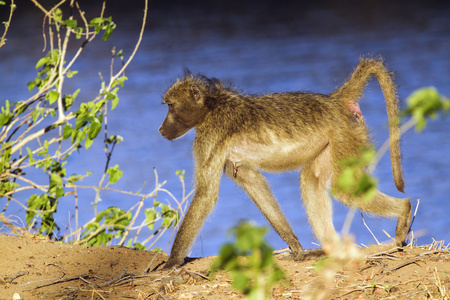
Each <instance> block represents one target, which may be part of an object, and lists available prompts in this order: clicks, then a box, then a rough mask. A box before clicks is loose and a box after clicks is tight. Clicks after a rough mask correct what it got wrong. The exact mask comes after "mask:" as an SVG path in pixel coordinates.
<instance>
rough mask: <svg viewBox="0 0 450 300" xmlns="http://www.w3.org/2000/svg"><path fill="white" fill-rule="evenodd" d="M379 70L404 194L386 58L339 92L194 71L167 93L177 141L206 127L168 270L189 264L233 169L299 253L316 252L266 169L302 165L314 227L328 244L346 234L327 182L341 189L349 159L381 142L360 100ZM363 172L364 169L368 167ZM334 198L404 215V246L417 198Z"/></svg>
mask: <svg viewBox="0 0 450 300" xmlns="http://www.w3.org/2000/svg"><path fill="white" fill-rule="evenodd" d="M372 74H373V75H375V76H376V77H377V79H378V81H379V82H380V86H381V88H382V90H383V93H384V96H385V101H386V105H387V111H388V116H389V125H390V126H389V127H390V141H391V163H392V169H393V176H394V181H395V184H396V186H397V188H398V189H399V190H400V191H403V188H404V182H403V177H402V170H401V162H400V148H399V138H400V133H399V128H398V119H397V115H398V108H397V105H398V104H397V102H398V100H397V96H396V88H395V85H394V83H393V81H392V78H391V74H390V73H389V72H388V71H387V70H386V68H385V67H384V65H383V62H382V61H381V60H377V59H361V61H360V62H359V64H358V66H357V67H356V69H355V70H354V72H353V73H352V74H351V76H350V77H349V79H348V80H347V81H346V82H345V83H344V84H343V85H342V86H341V87H339V88H338V89H337V90H335V91H334V92H332V93H331V94H329V95H324V94H317V93H304V92H286V93H275V94H268V95H246V94H243V93H240V92H238V91H236V90H234V89H233V88H231V87H229V86H224V85H223V84H222V82H221V81H219V80H218V79H215V78H212V79H209V78H206V77H204V76H201V75H199V76H194V75H192V74H191V73H190V72H186V73H185V75H184V77H183V78H181V79H179V80H177V81H176V82H175V83H174V84H173V85H172V86H171V87H170V88H169V89H168V91H167V92H166V93H165V95H164V103H166V104H167V105H168V106H169V112H168V114H167V116H166V119H165V120H164V122H163V124H162V125H161V127H160V129H159V131H160V132H161V134H162V135H163V136H164V137H166V138H168V139H170V140H172V139H175V138H178V137H180V136H182V135H183V134H185V133H186V132H187V131H188V130H189V129H190V128H194V129H195V130H196V137H195V140H194V145H193V154H194V159H195V194H194V197H193V199H192V203H191V205H190V207H189V209H188V211H187V213H186V215H185V217H184V219H183V221H182V224H181V226H180V229H179V231H178V233H177V236H176V238H175V241H174V244H173V247H172V252H171V255H170V258H169V260H168V262H167V264H166V266H165V267H166V268H170V267H174V266H178V265H180V264H182V263H183V261H184V257H185V256H186V254H187V252H188V250H189V248H190V247H191V245H192V243H193V242H194V240H195V238H196V236H197V234H198V232H199V231H200V229H201V227H202V225H203V222H204V220H205V218H206V217H207V216H208V214H209V213H210V212H211V210H212V209H213V208H214V206H215V204H216V203H217V200H218V194H219V182H220V179H221V176H222V173H223V172H225V174H226V175H227V176H229V177H230V178H231V179H232V180H234V181H235V182H236V183H237V184H238V185H239V186H240V187H242V189H243V190H244V191H246V192H247V194H248V195H249V196H250V198H251V199H252V200H253V202H254V203H255V204H256V205H257V206H258V208H259V209H260V210H261V211H262V213H263V214H264V216H265V217H266V218H267V219H268V221H269V222H270V224H271V225H272V226H273V228H274V229H275V230H276V232H277V233H278V234H279V235H280V236H281V238H282V239H283V240H284V241H286V243H287V244H288V245H289V247H290V249H291V251H292V255H293V257H294V258H295V259H297V260H300V259H304V258H305V257H306V256H305V255H304V254H303V251H302V250H303V248H302V246H301V245H300V243H299V241H298V239H297V237H296V236H295V234H294V232H293V230H292V228H291V226H290V225H289V222H288V221H287V220H286V218H285V216H284V214H283V212H282V211H281V209H280V207H279V205H278V202H277V201H276V199H275V198H274V196H273V195H272V192H271V190H270V188H269V186H268V184H267V182H266V179H265V178H264V176H263V175H262V174H261V173H260V171H262V170H263V171H270V172H284V171H290V170H300V169H301V170H302V171H301V175H300V186H301V191H302V200H303V203H304V206H305V209H306V212H307V215H308V219H309V222H310V224H311V227H312V229H313V231H314V233H315V235H316V237H317V238H318V240H319V241H320V242H321V243H322V244H323V243H328V242H335V241H336V240H337V239H338V235H337V234H336V231H335V229H334V226H333V222H332V206H331V199H330V196H329V192H328V190H327V182H328V181H329V179H331V180H330V181H329V182H330V183H331V190H332V191H337V189H336V180H337V177H338V176H339V174H341V172H342V166H341V164H339V162H340V161H341V160H342V159H343V158H348V157H355V156H356V155H357V154H358V151H359V149H361V148H364V147H368V146H370V145H371V143H370V140H369V134H368V130H367V128H366V125H365V122H364V120H363V119H362V117H361V116H360V115H359V105H358V104H357V102H356V101H357V100H359V99H360V97H361V95H362V92H363V90H364V87H365V85H366V83H367V81H368V80H369V78H370V75H372ZM350 102H351V103H350ZM350 104H351V105H350ZM363 172H365V171H364V170H360V174H362V173H363ZM333 196H334V197H335V198H336V199H337V200H339V201H341V202H343V203H344V204H346V205H349V206H354V207H356V208H359V209H361V210H363V211H367V212H369V213H373V214H378V215H382V216H387V217H397V218H398V223H397V231H396V242H397V244H398V245H402V244H403V242H404V240H405V238H406V234H407V231H408V227H409V222H410V215H411V205H410V202H409V199H398V198H394V197H390V196H388V195H385V194H383V193H381V192H378V193H377V195H376V196H375V199H374V200H373V201H371V202H365V201H364V200H363V199H361V198H358V197H355V196H353V195H352V194H351V193H346V192H342V191H341V192H335V193H334V194H333ZM230 226H231V225H230Z"/></svg>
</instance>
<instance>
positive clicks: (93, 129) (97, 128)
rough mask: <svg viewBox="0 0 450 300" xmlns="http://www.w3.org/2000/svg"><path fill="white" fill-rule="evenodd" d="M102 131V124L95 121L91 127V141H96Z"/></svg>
mask: <svg viewBox="0 0 450 300" xmlns="http://www.w3.org/2000/svg"><path fill="white" fill-rule="evenodd" d="M100 130H102V123H100V122H99V121H97V120H96V119H94V121H93V122H92V123H91V126H89V135H88V136H89V139H91V140H93V139H95V138H96V137H97V135H98V133H99V132H100Z"/></svg>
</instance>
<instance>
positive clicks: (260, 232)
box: [211, 222, 284, 299]
mask: <svg viewBox="0 0 450 300" xmlns="http://www.w3.org/2000/svg"><path fill="white" fill-rule="evenodd" d="M230 233H231V234H233V235H234V236H235V238H236V240H235V241H234V242H233V243H228V244H225V245H224V246H222V248H221V250H220V254H219V256H218V257H217V259H216V260H215V261H214V263H213V265H212V266H211V274H214V273H215V272H217V271H218V270H219V269H222V270H225V271H228V272H230V274H231V276H232V278H233V282H232V285H233V286H234V287H235V288H236V289H238V290H239V291H241V292H242V293H244V294H245V295H247V296H248V298H249V299H264V297H265V295H266V293H267V292H268V291H269V289H270V288H271V287H272V286H273V285H274V284H275V283H277V282H279V281H280V280H282V279H283V278H284V272H283V270H282V269H280V268H279V267H278V266H277V265H276V264H275V260H274V257H273V254H272V252H273V250H272V248H271V247H270V246H269V245H267V244H266V242H265V241H264V235H265V234H266V233H267V229H265V228H258V227H256V226H254V225H252V224H251V223H248V222H243V223H241V224H240V225H239V226H236V227H234V228H233V229H231V231H230ZM239 256H247V257H246V258H245V259H242V258H240V257H239Z"/></svg>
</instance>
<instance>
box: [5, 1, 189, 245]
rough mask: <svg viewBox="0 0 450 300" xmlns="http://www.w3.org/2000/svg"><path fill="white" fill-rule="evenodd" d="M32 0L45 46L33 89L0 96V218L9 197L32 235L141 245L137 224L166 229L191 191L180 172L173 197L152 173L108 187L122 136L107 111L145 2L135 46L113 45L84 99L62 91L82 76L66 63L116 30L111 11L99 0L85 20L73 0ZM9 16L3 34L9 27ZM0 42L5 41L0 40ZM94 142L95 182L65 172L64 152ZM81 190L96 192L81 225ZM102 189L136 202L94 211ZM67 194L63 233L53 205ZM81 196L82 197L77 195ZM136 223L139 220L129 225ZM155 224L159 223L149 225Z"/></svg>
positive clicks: (115, 175)
mask: <svg viewBox="0 0 450 300" xmlns="http://www.w3.org/2000/svg"><path fill="white" fill-rule="evenodd" d="M31 1H32V2H33V3H34V4H35V5H36V6H37V7H38V9H39V10H40V11H41V12H43V16H44V17H43V18H44V28H45V30H44V32H45V35H44V41H45V47H46V48H48V52H47V53H46V55H44V57H42V58H41V59H39V60H38V62H37V63H36V66H35V68H36V70H37V76H36V77H35V78H34V79H32V80H31V81H30V82H29V83H28V86H27V87H28V90H29V91H30V92H33V95H32V96H31V97H30V98H29V99H27V100H24V101H9V100H5V102H4V105H3V106H2V107H1V112H0V126H1V129H0V205H2V206H3V209H2V212H1V213H0V220H2V221H4V222H5V223H8V222H7V221H8V216H7V215H6V213H7V212H8V207H9V205H10V203H11V202H14V203H16V204H18V205H20V206H21V207H22V208H23V209H24V210H25V212H26V213H25V221H26V226H27V228H28V229H30V230H33V231H35V232H36V233H38V234H41V235H46V236H49V237H55V238H58V239H62V240H64V241H66V242H75V243H85V244H90V245H100V244H111V243H113V242H114V243H115V242H117V243H118V244H121V245H125V244H126V245H128V246H138V247H143V246H144V245H145V243H148V242H149V239H147V240H146V241H144V242H143V243H139V242H138V241H137V236H138V234H139V233H140V232H141V230H142V229H144V228H148V229H149V230H152V231H153V234H150V237H151V238H153V239H155V240H157V239H158V238H159V237H160V234H162V233H164V232H165V230H167V229H168V228H170V227H174V226H176V225H177V223H178V219H179V217H180V216H179V215H180V213H182V210H183V205H184V203H186V200H187V198H188V197H189V196H190V194H187V195H186V193H185V190H184V181H183V179H184V174H183V173H179V174H178V177H179V178H180V180H181V183H182V185H183V195H182V200H180V201H178V200H177V198H176V197H174V196H173V195H172V194H171V193H170V192H169V191H167V190H165V189H164V188H163V185H164V183H165V182H163V183H159V182H158V176H157V173H156V171H155V178H156V183H155V188H154V190H153V191H151V192H150V193H143V192H141V191H138V192H129V191H121V190H117V189H113V188H111V185H113V184H115V183H116V182H117V181H118V180H120V178H121V177H122V176H123V172H122V170H121V169H120V167H119V166H118V165H115V166H111V165H110V162H111V157H112V154H113V152H114V149H115V148H116V145H118V144H119V143H120V142H122V140H123V139H122V137H120V136H117V135H111V134H110V133H109V132H108V130H107V128H108V126H107V125H108V124H107V123H108V112H109V111H110V110H113V109H115V108H116V107H117V105H118V104H119V91H120V89H121V88H123V87H124V84H125V82H126V80H127V77H126V76H125V75H124V74H125V73H124V72H125V70H126V68H127V67H128V65H129V64H130V62H131V61H132V59H133V57H134V56H135V54H136V51H137V50H138V48H139V45H140V42H141V40H142V36H143V30H144V27H145V23H146V18H147V10H148V1H147V0H146V1H145V9H144V15H143V19H142V27H141V30H140V33H139V38H138V40H137V42H136V45H135V47H134V50H133V51H132V53H131V54H130V55H129V57H128V58H127V59H125V54H124V53H123V51H116V50H115V48H113V49H112V59H111V66H110V73H109V77H106V76H103V75H102V74H101V73H100V79H101V86H100V89H99V90H100V91H99V93H98V94H96V95H92V98H88V97H86V96H84V98H83V100H80V99H78V97H77V96H78V95H79V93H80V89H75V90H72V91H68V89H67V88H66V85H65V83H66V82H67V81H68V80H73V79H72V78H76V77H77V76H80V75H81V74H78V71H76V70H73V66H74V63H75V61H77V60H79V59H81V54H82V52H83V50H84V49H85V48H86V47H87V46H88V45H89V44H91V43H93V42H94V40H95V39H96V38H97V37H98V36H101V40H102V41H106V40H108V39H109V38H110V37H111V34H112V33H113V32H114V29H115V28H116V24H115V23H114V21H113V20H112V17H111V16H108V17H106V16H104V11H105V6H106V1H105V2H103V7H102V9H101V11H100V12H99V16H98V17H95V18H93V19H91V20H87V19H86V17H85V15H86V14H85V12H84V11H82V10H81V8H80V6H79V4H78V3H77V2H75V1H74V0H63V1H60V2H59V3H58V4H56V5H54V6H53V7H52V8H50V9H49V10H47V9H45V8H44V7H43V6H42V5H41V4H40V3H39V2H38V1H37V0H31ZM0 4H4V3H2V2H0ZM13 10H14V2H13V1H11V16H12V12H13ZM11 16H10V18H9V21H8V23H7V24H6V25H7V27H6V29H5V34H6V31H7V29H8V28H9V26H10V25H11V24H10V20H11ZM73 39H75V41H76V44H78V45H79V44H80V43H79V41H77V40H82V43H81V46H79V47H78V48H75V49H76V51H75V52H73V54H72V55H70V53H72V52H71V51H68V49H69V45H71V44H73ZM1 42H2V43H3V42H4V40H3V38H2V41H1ZM1 45H2V44H1ZM94 140H100V141H101V143H99V144H96V145H100V147H102V148H103V149H104V151H105V154H106V159H105V164H104V167H103V173H102V176H101V178H100V180H99V181H98V183H94V184H90V183H91V182H92V180H93V179H91V178H92V177H91V176H90V175H91V174H92V173H93V172H91V171H86V173H85V174H77V173H76V172H71V168H72V167H73V164H72V165H71V164H70V162H69V157H71V155H72V154H74V153H75V152H77V153H79V154H80V155H82V154H83V152H84V151H87V150H89V149H90V148H91V147H93V145H94V143H93V142H94ZM78 159H81V158H78ZM33 175H34V176H33ZM182 175H183V176H182ZM81 182H83V183H84V184H81ZM83 189H91V190H94V191H95V198H94V199H90V202H91V203H92V205H93V211H94V217H93V218H92V220H91V221H89V222H87V223H86V224H84V225H80V224H78V201H79V191H80V190H83ZM104 190H109V191H114V192H116V193H120V194H122V195H127V196H129V197H138V198H139V199H140V200H139V201H137V203H136V204H135V205H134V206H133V207H132V208H130V209H129V210H124V209H121V208H119V207H109V208H107V209H106V210H103V211H100V212H99V211H97V210H98V203H99V202H100V201H101V197H100V196H101V193H102V191H104ZM161 192H162V193H165V194H167V195H169V197H170V198H171V201H168V203H167V204H165V203H162V202H161V201H156V198H157V196H158V194H159V193H161ZM30 193H31V196H30ZM25 195H27V196H25ZM69 198H71V199H74V200H75V216H74V217H75V223H76V225H75V227H76V228H75V230H73V228H68V229H69V230H70V231H71V232H70V233H68V234H67V228H66V229H65V230H64V231H63V229H64V228H62V226H61V225H59V224H57V222H56V220H55V214H56V213H57V209H58V204H59V203H60V202H61V201H63V200H64V201H67V200H68V199H69ZM148 199H150V200H152V204H151V205H150V206H151V209H150V210H146V211H145V212H146V213H145V216H144V214H143V213H142V212H143V209H142V208H143V206H144V202H145V203H146V200H148ZM86 200H89V199H83V201H86ZM92 200H93V201H92ZM70 201H71V202H73V200H70ZM172 201H174V202H175V203H176V205H175V208H173V207H172V206H171V205H170V203H171V202H172ZM147 206H148V205H147ZM149 211H152V212H153V213H149ZM142 219H143V220H142ZM141 220H142V221H141ZM138 222H141V223H140V224H139V225H136V224H138ZM156 223H158V226H155V224H156ZM131 231H135V232H136V236H135V238H132V239H129V240H128V241H126V239H127V237H128V236H129V234H130V232H131Z"/></svg>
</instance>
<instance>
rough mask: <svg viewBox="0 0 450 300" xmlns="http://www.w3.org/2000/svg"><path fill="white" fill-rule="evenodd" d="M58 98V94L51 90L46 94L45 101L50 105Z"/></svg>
mask: <svg viewBox="0 0 450 300" xmlns="http://www.w3.org/2000/svg"><path fill="white" fill-rule="evenodd" d="M58 98H59V93H58V91H56V90H51V91H49V92H48V93H47V99H48V102H49V103H50V104H53V103H55V101H56V100H58Z"/></svg>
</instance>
